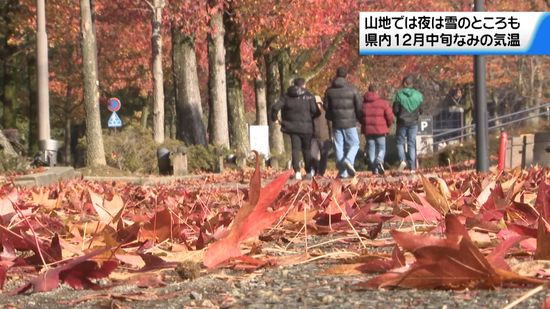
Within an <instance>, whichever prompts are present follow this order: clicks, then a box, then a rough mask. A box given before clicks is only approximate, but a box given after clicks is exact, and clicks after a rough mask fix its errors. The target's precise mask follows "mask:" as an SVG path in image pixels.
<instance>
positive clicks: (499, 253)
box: [486, 236, 528, 270]
mask: <svg viewBox="0 0 550 309" xmlns="http://www.w3.org/2000/svg"><path fill="white" fill-rule="evenodd" d="M527 238H528V237H527V236H515V237H510V238H508V239H506V240H504V241H503V242H501V243H500V244H498V246H497V247H496V248H495V249H494V250H493V251H492V252H491V253H489V255H487V257H486V258H487V261H488V262H489V263H490V264H491V266H493V267H496V268H501V269H506V270H510V265H508V263H506V261H505V260H504V258H505V256H506V252H508V250H509V249H510V248H512V246H514V245H515V244H517V243H519V242H520V241H522V240H524V239H527Z"/></svg>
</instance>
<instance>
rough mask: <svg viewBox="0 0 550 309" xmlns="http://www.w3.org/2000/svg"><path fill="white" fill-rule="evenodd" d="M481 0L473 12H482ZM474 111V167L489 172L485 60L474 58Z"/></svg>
mask: <svg viewBox="0 0 550 309" xmlns="http://www.w3.org/2000/svg"><path fill="white" fill-rule="evenodd" d="M484 10H485V9H484V5H483V0H475V11H476V12H482V11H484ZM474 81H475V106H476V107H475V108H476V109H475V111H476V163H477V164H476V167H477V171H478V172H486V171H488V170H489V125H488V120H487V101H486V98H485V94H486V89H485V58H484V57H483V56H480V55H475V56H474Z"/></svg>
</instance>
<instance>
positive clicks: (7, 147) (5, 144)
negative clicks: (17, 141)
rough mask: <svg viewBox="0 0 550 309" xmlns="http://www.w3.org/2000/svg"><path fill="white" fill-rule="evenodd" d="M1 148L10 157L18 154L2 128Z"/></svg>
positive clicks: (0, 133) (0, 135) (0, 136)
mask: <svg viewBox="0 0 550 309" xmlns="http://www.w3.org/2000/svg"><path fill="white" fill-rule="evenodd" d="M0 149H1V150H2V151H4V154H5V155H7V156H9V157H17V156H18V154H17V152H15V149H13V146H12V145H11V143H10V141H8V139H7V138H6V136H5V135H4V132H2V130H0Z"/></svg>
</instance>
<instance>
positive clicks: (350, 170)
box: [344, 160, 356, 177]
mask: <svg viewBox="0 0 550 309" xmlns="http://www.w3.org/2000/svg"><path fill="white" fill-rule="evenodd" d="M344 166H345V167H346V170H347V171H348V174H349V175H350V176H351V177H355V173H356V172H355V168H354V167H353V164H351V163H350V162H349V161H348V160H344Z"/></svg>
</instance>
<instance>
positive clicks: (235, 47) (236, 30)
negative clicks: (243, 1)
mask: <svg viewBox="0 0 550 309" xmlns="http://www.w3.org/2000/svg"><path fill="white" fill-rule="evenodd" d="M234 13H235V12H234V11H233V10H231V9H228V10H226V14H225V16H224V22H225V29H226V32H225V35H226V36H225V43H226V51H227V54H226V61H227V106H228V110H229V134H230V141H231V148H233V149H235V150H236V151H237V153H238V154H241V155H246V154H248V151H249V148H250V147H249V146H250V145H249V141H248V125H247V123H246V117H245V112H244V98H243V87H242V81H241V76H242V66H241V40H242V39H241V31H242V29H241V27H240V25H239V24H238V23H237V22H236V21H235V20H234V19H233V15H234Z"/></svg>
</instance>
